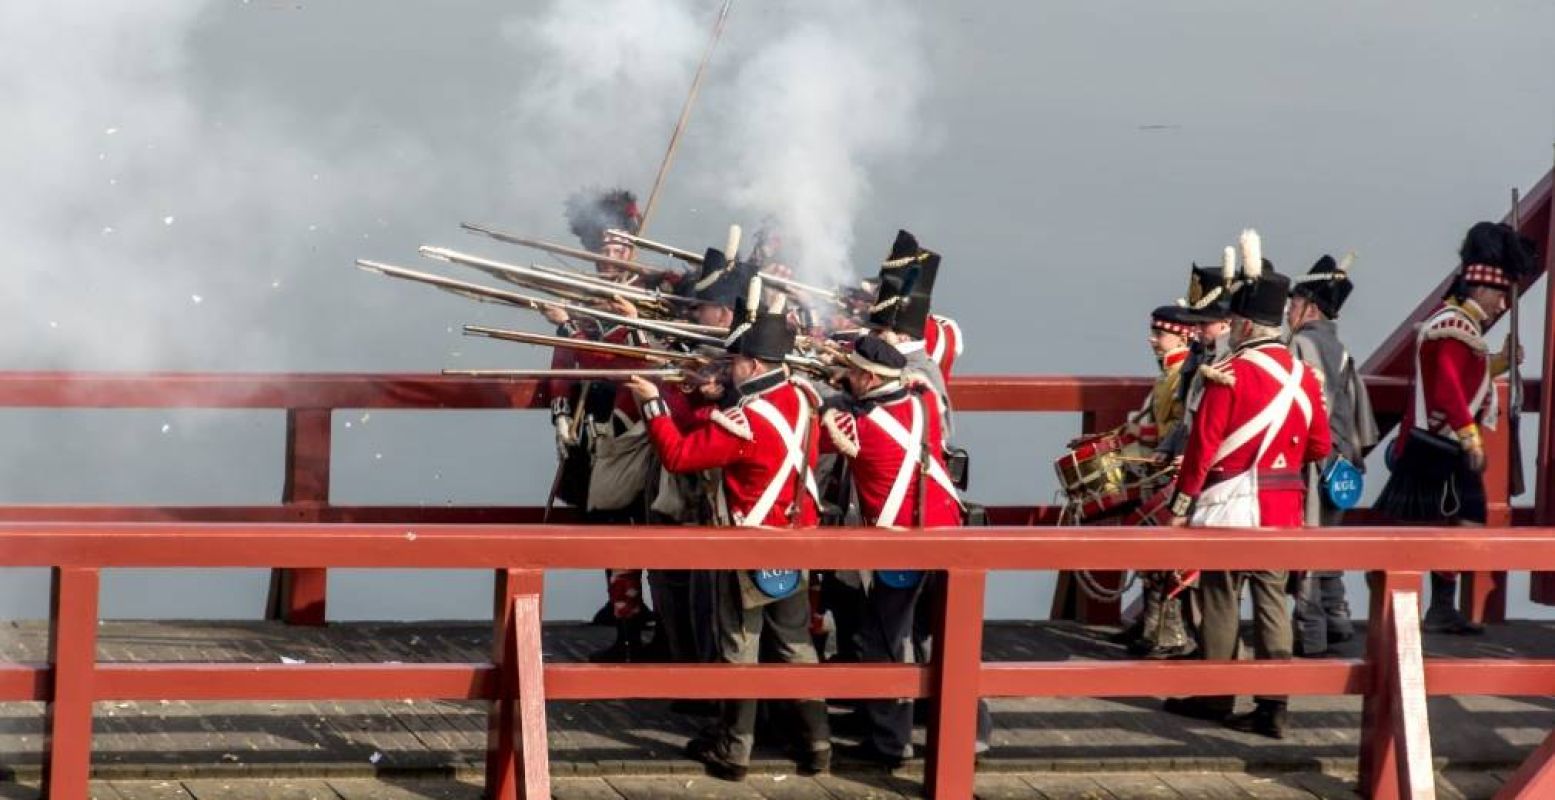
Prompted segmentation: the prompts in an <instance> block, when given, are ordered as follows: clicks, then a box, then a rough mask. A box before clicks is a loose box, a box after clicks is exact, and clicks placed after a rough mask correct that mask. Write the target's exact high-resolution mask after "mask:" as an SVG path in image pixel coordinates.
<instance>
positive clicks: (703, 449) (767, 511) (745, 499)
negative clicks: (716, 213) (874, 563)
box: [628, 314, 831, 780]
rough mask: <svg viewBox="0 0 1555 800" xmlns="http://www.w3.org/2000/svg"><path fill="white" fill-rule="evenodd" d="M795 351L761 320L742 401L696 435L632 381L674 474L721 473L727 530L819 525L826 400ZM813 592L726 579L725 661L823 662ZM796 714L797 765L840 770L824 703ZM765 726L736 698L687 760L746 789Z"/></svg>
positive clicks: (720, 609)
mask: <svg viewBox="0 0 1555 800" xmlns="http://www.w3.org/2000/svg"><path fill="white" fill-rule="evenodd" d="M737 330H738V329H737ZM793 345H794V334H793V332H792V331H791V330H790V329H789V328H788V323H787V321H786V320H785V319H784V318H783V317H781V316H779V315H775V314H758V315H757V316H756V318H755V319H754V320H753V321H752V322H751V323H749V324H748V326H745V328H744V330H743V332H741V333H739V334H738V337H737V338H735V339H734V341H733V343H732V344H731V345H730V348H729V349H730V352H731V354H732V356H733V357H732V359H731V364H730V372H731V374H732V378H733V382H734V390H735V393H736V394H737V395H738V401H737V402H736V403H735V404H734V405H733V406H730V407H727V408H719V409H716V410H714V411H712V412H711V413H709V414H708V415H707V416H706V417H705V421H704V422H701V423H700V424H698V425H697V426H696V427H695V428H693V429H691V430H687V431H682V430H681V429H680V427H679V425H678V424H677V423H676V420H675V418H674V417H672V416H671V415H670V413H669V408H668V407H667V406H666V405H665V403H664V401H663V399H661V398H660V397H659V389H658V387H657V386H655V385H654V384H652V383H650V382H648V381H646V380H643V379H641V378H638V379H634V380H633V381H632V382H631V383H630V384H628V386H629V387H630V389H631V391H632V393H633V394H634V395H636V397H637V399H638V401H639V402H640V403H642V410H643V416H644V418H645V419H646V420H647V425H648V435H649V437H650V438H651V439H652V441H653V446H654V449H655V450H656V451H657V452H658V454H659V459H660V460H661V461H662V462H663V464H664V468H665V469H667V470H669V471H670V472H675V473H685V472H699V471H702V470H709V469H722V470H723V478H722V485H721V487H720V488H721V490H722V491H721V496H720V497H719V498H718V502H717V506H718V508H717V512H716V513H717V515H718V516H719V518H720V519H719V524H723V525H735V526H740V527H749V528H787V527H811V526H813V525H815V523H816V519H817V515H816V505H817V499H818V498H817V493H816V488H815V480H814V475H813V470H814V467H815V459H816V451H817V448H818V446H819V444H820V443H819V441H818V426H817V423H816V419H817V417H818V413H817V406H818V405H819V398H818V397H817V396H816V395H815V393H814V390H813V389H811V388H810V387H809V386H807V385H805V384H803V383H801V382H799V381H796V380H794V379H792V378H791V377H790V376H789V374H788V371H787V369H786V368H785V367H784V365H783V360H784V357H785V356H786V355H787V354H788V353H789V351H790V350H792V349H793ZM803 586H804V581H803V576H802V573H799V572H798V571H796V570H779V569H774V570H757V571H752V572H745V571H726V572H720V573H717V574H716V578H715V580H714V588H713V594H714V598H713V607H714V620H713V623H714V630H715V636H716V638H717V641H718V656H719V658H720V660H722V661H724V662H726V663H732V664H754V663H757V661H758V659H759V657H760V655H761V654H762V653H770V654H772V655H774V656H775V657H776V658H777V660H778V661H780V662H782V663H790V664H814V663H817V661H818V659H817V656H816V650H815V645H814V643H813V642H812V641H811V639H810V630H809V625H810V604H809V597H808V595H807V594H806V593H805V592H804V591H803ZM798 706H799V713H798V714H797V718H798V721H799V728H800V730H799V741H800V752H799V768H800V770H801V771H802V772H806V773H814V772H821V771H825V770H826V769H827V768H828V767H829V766H830V763H831V734H830V730H829V728H828V726H827V721H826V706H825V703H824V702H822V701H820V700H804V701H800V702H799V703H798ZM755 728H756V701H755V700H731V701H726V702H725V703H724V706H723V711H722V713H721V715H720V718H719V720H718V722H717V723H716V725H715V726H714V728H713V729H712V731H711V732H710V733H708V734H706V735H703V736H699V737H697V738H695V739H692V740H691V742H690V743H689V744H687V746H686V752H687V754H688V755H689V756H691V757H692V758H694V759H696V760H698V761H701V762H702V763H703V764H705V765H707V768H708V772H709V774H711V775H713V776H715V777H718V778H722V779H725V780H744V778H745V775H746V773H747V771H748V769H749V766H750V757H751V745H752V743H753V741H754V738H755Z"/></svg>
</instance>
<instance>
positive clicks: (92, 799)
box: [86, 781, 124, 800]
mask: <svg viewBox="0 0 1555 800" xmlns="http://www.w3.org/2000/svg"><path fill="white" fill-rule="evenodd" d="M86 796H87V800H124V798H123V796H122V795H120V794H119V792H118V790H117V789H114V788H113V786H111V785H109V784H108V782H107V781H92V782H91V783H90V784H89V785H88V786H87V787H86Z"/></svg>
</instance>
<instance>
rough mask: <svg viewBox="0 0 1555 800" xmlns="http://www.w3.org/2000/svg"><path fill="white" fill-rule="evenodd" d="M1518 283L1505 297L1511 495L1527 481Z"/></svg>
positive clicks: (1518, 218)
mask: <svg viewBox="0 0 1555 800" xmlns="http://www.w3.org/2000/svg"><path fill="white" fill-rule="evenodd" d="M1512 231H1513V232H1514V233H1515V234H1516V235H1517V236H1522V235H1523V213H1522V202H1521V198H1520V197H1519V196H1518V193H1517V187H1516V186H1513V187H1512ZM1514 241H1515V240H1514ZM1521 283H1522V277H1521V276H1514V277H1513V278H1512V285H1511V287H1510V289H1509V290H1508V293H1509V297H1508V299H1509V300H1510V304H1509V305H1510V307H1511V308H1510V310H1511V319H1510V320H1508V325H1509V326H1510V327H1511V331H1510V340H1509V341H1508V348H1507V349H1508V350H1510V351H1511V353H1509V354H1508V355H1509V356H1510V359H1509V363H1508V369H1509V372H1508V375H1507V383H1508V384H1509V385H1508V387H1507V393H1506V394H1507V405H1509V406H1511V408H1508V409H1507V436H1508V438H1509V439H1510V440H1511V441H1510V443H1509V444H1510V447H1509V448H1508V450H1509V452H1508V454H1507V456H1508V460H1509V463H1508V464H1507V484H1508V492H1507V493H1508V494H1509V495H1510V496H1512V497H1517V496H1518V495H1521V494H1522V493H1523V492H1525V491H1527V489H1528V487H1527V483H1526V481H1525V479H1524V476H1523V446H1522V435H1521V429H1522V413H1523V370H1522V365H1521V364H1519V363H1517V356H1518V353H1517V351H1518V349H1519V348H1521V347H1522V337H1521V336H1519V335H1518V324H1517V322H1518V314H1517V306H1518V302H1517V301H1518V299H1519V297H1518V295H1520V294H1522V292H1521V291H1520V290H1521V289H1522V286H1521ZM1492 391H1494V389H1492Z"/></svg>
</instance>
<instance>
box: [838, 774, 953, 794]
mask: <svg viewBox="0 0 1555 800" xmlns="http://www.w3.org/2000/svg"><path fill="white" fill-rule="evenodd" d="M815 782H816V783H818V784H820V785H821V786H822V788H824V789H826V791H828V792H830V793H831V796H832V797H834V798H836V800H903V798H906V797H917V796H918V795H917V794H912V795H908V794H905V793H904V792H902V791H900V788H901V783H900V782H898V781H897V780H896V779H894V778H892V777H891V776H890V775H887V774H885V773H879V774H875V775H849V776H846V777H844V776H841V775H817V776H815ZM971 795H972V793H971V791H970V789H969V790H968V791H967V793H966V794H964V795H962V797H970V796H971Z"/></svg>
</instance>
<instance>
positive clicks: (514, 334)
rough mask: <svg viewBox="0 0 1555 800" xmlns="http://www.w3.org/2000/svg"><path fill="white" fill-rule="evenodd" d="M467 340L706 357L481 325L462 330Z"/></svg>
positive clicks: (681, 358)
mask: <svg viewBox="0 0 1555 800" xmlns="http://www.w3.org/2000/svg"><path fill="white" fill-rule="evenodd" d="M464 333H465V335H466V336H485V337H487V338H490V339H499V340H501V341H505V342H519V343H521V344H535V345H541V346H545V347H559V348H564V349H568V350H580V351H584V352H590V353H605V354H609V355H619V356H628V357H631V358H642V359H649V360H655V361H676V362H683V363H697V364H705V363H707V361H708V358H707V357H706V356H700V355H696V354H695V353H677V352H673V351H670V350H659V349H656V348H652V347H636V346H633V345H626V344H611V343H610V342H596V341H593V340H591V339H569V338H567V337H565V336H548V335H546V334H543V333H528V332H526V331H512V330H505V329H503V328H489V327H486V326H483V325H466V326H464Z"/></svg>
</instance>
